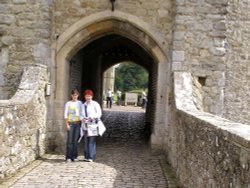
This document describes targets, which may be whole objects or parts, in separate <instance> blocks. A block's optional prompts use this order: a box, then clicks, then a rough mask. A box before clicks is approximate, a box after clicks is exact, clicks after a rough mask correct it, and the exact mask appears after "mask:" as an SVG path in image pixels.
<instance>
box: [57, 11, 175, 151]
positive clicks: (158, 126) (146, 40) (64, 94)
mask: <svg viewBox="0 0 250 188" xmlns="http://www.w3.org/2000/svg"><path fill="white" fill-rule="evenodd" d="M110 34H118V35H120V36H124V37H126V38H128V39H130V40H132V41H134V42H135V43H137V44H138V45H140V46H141V47H142V48H143V49H144V50H145V51H146V52H147V53H148V54H149V55H150V56H151V57H152V58H153V59H154V62H155V63H157V69H158V70H157V72H158V75H156V76H155V80H153V82H154V87H155V92H156V93H155V98H156V99H155V109H154V116H153V117H154V120H153V130H152V135H151V144H152V145H155V146H161V145H162V141H163V135H161V134H162V131H161V130H162V128H163V127H164V126H165V125H166V124H167V118H166V117H167V115H166V112H167V111H168V104H167V101H168V93H169V91H168V88H171V86H170V76H171V74H170V72H171V70H170V61H169V59H168V57H167V55H166V54H167V53H168V46H167V43H166V42H165V41H164V39H163V37H161V35H160V32H159V31H157V30H155V29H154V28H152V27H150V25H148V24H147V23H145V22H144V21H143V20H140V19H139V18H137V17H135V16H132V15H129V14H125V13H122V12H118V11H115V12H111V11H104V12H100V13H97V14H94V15H91V16H88V17H85V18H83V19H81V20H80V21H78V22H77V23H75V24H73V25H72V26H71V27H70V28H69V29H67V30H66V31H65V32H64V33H63V34H62V35H61V36H59V38H58V41H57V44H56V52H55V59H56V73H55V75H56V76H55V83H54V84H55V88H56V89H55V109H56V112H55V114H57V115H56V117H55V121H56V122H62V123H63V121H62V119H61V117H62V116H61V114H63V105H64V103H65V101H66V100H67V98H68V83H69V78H68V77H67V76H62V75H67V73H68V71H69V63H68V61H69V60H70V59H71V58H72V56H73V55H74V54H75V53H76V52H78V51H79V50H80V49H81V48H82V47H83V46H86V45H87V44H89V43H91V42H92V41H94V40H96V39H98V38H101V37H103V36H106V35H110ZM152 74H156V73H152ZM60 126H61V125H60Z"/></svg>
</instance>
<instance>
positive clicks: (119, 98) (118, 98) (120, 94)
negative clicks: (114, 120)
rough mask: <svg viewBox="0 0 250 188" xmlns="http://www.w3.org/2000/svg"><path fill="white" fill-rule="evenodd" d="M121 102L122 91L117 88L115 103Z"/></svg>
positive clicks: (119, 104) (119, 103)
mask: <svg viewBox="0 0 250 188" xmlns="http://www.w3.org/2000/svg"><path fill="white" fill-rule="evenodd" d="M121 104H122V92H121V91H120V90H119V89H118V90H117V105H118V106H121Z"/></svg>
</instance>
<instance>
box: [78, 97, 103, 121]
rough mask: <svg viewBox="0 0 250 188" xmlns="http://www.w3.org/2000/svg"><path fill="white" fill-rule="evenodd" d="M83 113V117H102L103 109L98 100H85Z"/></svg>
mask: <svg viewBox="0 0 250 188" xmlns="http://www.w3.org/2000/svg"><path fill="white" fill-rule="evenodd" d="M85 106H86V109H87V116H86V113H85ZM81 115H82V117H83V118H88V117H90V118H98V119H100V118H101V116H102V110H101V107H100V105H99V103H98V102H96V101H93V100H91V101H90V102H85V103H84V104H83V105H82V112H81Z"/></svg>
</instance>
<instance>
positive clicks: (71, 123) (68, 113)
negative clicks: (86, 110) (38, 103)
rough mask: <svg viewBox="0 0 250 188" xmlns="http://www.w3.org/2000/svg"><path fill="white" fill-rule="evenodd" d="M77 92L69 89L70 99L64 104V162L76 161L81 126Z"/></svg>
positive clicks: (79, 103) (80, 103) (79, 102)
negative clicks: (65, 131)
mask: <svg viewBox="0 0 250 188" xmlns="http://www.w3.org/2000/svg"><path fill="white" fill-rule="evenodd" d="M78 97H79V92H78V90H76V89H74V90H72V91H71V100H70V101H68V102H67V103H66V104H65V107H64V119H65V125H66V130H67V147H66V162H71V161H77V157H78V150H77V147H78V138H79V135H80V127H81V119H82V118H81V116H80V114H81V111H82V102H81V101H79V100H78Z"/></svg>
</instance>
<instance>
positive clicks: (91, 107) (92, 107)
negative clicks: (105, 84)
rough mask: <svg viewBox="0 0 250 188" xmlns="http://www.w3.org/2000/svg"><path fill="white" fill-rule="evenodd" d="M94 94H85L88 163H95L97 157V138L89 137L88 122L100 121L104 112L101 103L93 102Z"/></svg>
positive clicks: (84, 112)
mask: <svg viewBox="0 0 250 188" xmlns="http://www.w3.org/2000/svg"><path fill="white" fill-rule="evenodd" d="M93 96H94V94H93V91H92V90H86V91H85V92H84V97H85V103H84V104H83V107H82V113H81V114H82V116H83V119H82V123H83V130H84V158H85V159H84V160H85V161H87V162H93V161H94V160H95V157H96V137H97V136H89V135H88V131H87V128H88V127H87V126H88V122H96V123H98V121H99V120H100V118H101V116H102V111H101V107H100V105H99V103H97V102H96V101H94V100H92V98H93Z"/></svg>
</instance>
